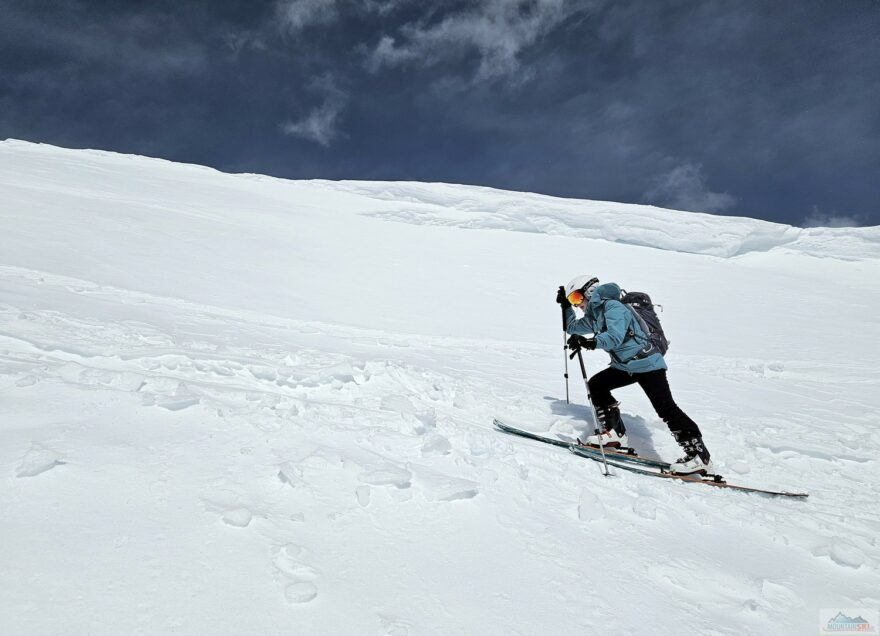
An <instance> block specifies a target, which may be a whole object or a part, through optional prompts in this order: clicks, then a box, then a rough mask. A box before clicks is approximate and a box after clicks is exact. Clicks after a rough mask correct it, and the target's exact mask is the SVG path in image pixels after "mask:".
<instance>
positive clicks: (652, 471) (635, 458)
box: [494, 418, 809, 499]
mask: <svg viewBox="0 0 880 636" xmlns="http://www.w3.org/2000/svg"><path fill="white" fill-rule="evenodd" d="M494 423H495V427H496V428H497V429H498V430H500V431H502V432H504V433H509V434H511V435H516V436H518V437H525V438H527V439H532V440H535V441H537V442H542V443H544V444H551V445H553V446H560V447H562V448H567V449H568V450H569V451H571V452H572V453H574V454H575V455H577V456H578V457H584V458H587V459H592V460H594V461H597V462H601V461H602V451H601V450H600V449H599V448H598V447H595V448H594V447H592V446H583V445H581V444H574V443H571V442H566V441H564V440H561V439H555V438H553V437H544V436H543V435H537V434H535V433H530V432H529V431H524V430H522V429H519V428H515V427H513V426H509V425H508V424H505V423H504V422H502V421H501V420H499V419H497V418H496V419H495V420H494ZM605 460H606V461H607V462H608V465H609V466H614V467H615V468H620V469H621V470H626V471H629V472H631V473H637V474H640V475H650V476H652V477H661V478H663V479H675V480H677V481H683V482H686V483H691V484H693V483H697V484H705V485H707V486H714V487H716V488H726V489H728V490H736V491H739V492H746V493H755V494H760V495H768V496H772V497H789V498H795V499H804V498H806V497H808V496H809V493H800V492H788V491H778V490H765V489H763V488H752V487H751V486H740V485H738V484H731V483H728V482H727V481H725V480H724V478H723V477H722V476H721V475H710V476H706V477H700V476H697V475H676V474H675V473H671V472H669V468H670V464H669V463H667V462H663V461H658V460H655V459H649V458H647V457H641V456H639V455H634V454H629V453H624V452H619V451H613V450H611V449H610V448H606V449H605Z"/></svg>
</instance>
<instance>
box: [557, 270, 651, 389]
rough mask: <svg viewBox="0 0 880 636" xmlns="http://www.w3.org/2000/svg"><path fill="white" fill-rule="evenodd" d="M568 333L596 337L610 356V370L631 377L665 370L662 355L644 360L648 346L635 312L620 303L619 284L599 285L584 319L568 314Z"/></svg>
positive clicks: (589, 300) (569, 309) (568, 309)
mask: <svg viewBox="0 0 880 636" xmlns="http://www.w3.org/2000/svg"><path fill="white" fill-rule="evenodd" d="M565 331H566V333H569V334H577V335H579V336H586V335H589V334H595V335H596V346H597V348H599V349H603V350H605V351H607V352H608V353H609V354H610V355H611V366H612V367H613V368H615V369H620V370H621V371H626V372H627V373H629V374H633V373H645V372H647V371H658V370H660V369H665V368H666V361H665V360H664V359H663V354H661V353H660V352H659V351H657V352H655V353H652V354H651V355H649V356H647V357H644V358H641V357H637V356H638V354H639V352H640V351H642V349H644V348H645V345H646V344H648V342H649V341H648V336H647V334H645V332H644V330H642V327H641V325H640V324H639V321H638V320H636V317H635V316H634V315H633V312H632V310H631V309H630V308H629V307H627V306H626V305H624V304H623V303H622V302H620V287H619V286H618V285H617V283H605V284H604V285H599V287H597V288H596V289H595V290H594V291H593V294H592V295H591V296H590V298H589V299H588V300H587V308H586V311H585V312H584V316H583V318H580V319H578V317H577V314H575V311H574V309H572V308H571V307H569V308H567V309H566V310H565Z"/></svg>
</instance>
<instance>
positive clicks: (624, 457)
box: [494, 418, 669, 470]
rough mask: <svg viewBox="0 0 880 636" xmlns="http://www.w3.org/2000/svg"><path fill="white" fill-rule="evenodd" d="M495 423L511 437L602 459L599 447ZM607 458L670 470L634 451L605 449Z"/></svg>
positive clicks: (664, 465)
mask: <svg viewBox="0 0 880 636" xmlns="http://www.w3.org/2000/svg"><path fill="white" fill-rule="evenodd" d="M494 422H495V427H496V428H497V429H498V430H500V431H503V432H505V433H510V434H511V435H517V436H519V437H525V438H527V439H533V440H535V441H537V442H543V443H544V444H552V445H553V446H561V447H562V448H568V449H571V448H581V449H583V450H584V451H591V452H595V453H596V454H598V456H599V458H600V459H601V457H602V451H601V450H600V449H599V447H598V446H585V445H583V444H578V443H573V442H566V441H564V440H561V439H555V438H553V437H544V436H543V435H536V434H535V433H530V432H529V431H524V430H522V429H519V428H515V427H513V426H509V425H508V424H505V423H504V422H502V421H501V420H499V419H497V418H496V419H495V420H494ZM605 456H606V457H608V458H609V459H610V458H613V459H615V460H618V461H624V462H629V463H632V464H641V465H643V466H651V467H652V468H660V469H663V470H668V469H669V463H667V462H664V461H660V460H658V459H650V458H648V457H642V456H641V455H638V454H636V452H635V451H633V450H632V449H629V451H619V450H614V449H612V448H607V447H606V448H605Z"/></svg>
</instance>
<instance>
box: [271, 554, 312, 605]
mask: <svg viewBox="0 0 880 636" xmlns="http://www.w3.org/2000/svg"><path fill="white" fill-rule="evenodd" d="M304 554H305V549H304V548H303V547H302V546H299V545H296V544H295V543H288V544H287V545H284V546H281V547H279V548H277V549H276V552H275V558H274V560H273V563H274V565H275V568H276V569H277V570H278V572H279V573H280V583H281V585H282V586H283V587H284V600H286V601H287V602H288V603H290V604H292V605H298V604H301V603H308V602H310V601H312V600H314V599H315V598H316V597H317V596H318V586H317V585H316V584H315V579H317V577H318V575H317V573H316V572H315V570H314V569H313V568H312V567H311V566H309V565H307V564H306V563H304V562H303V556H304Z"/></svg>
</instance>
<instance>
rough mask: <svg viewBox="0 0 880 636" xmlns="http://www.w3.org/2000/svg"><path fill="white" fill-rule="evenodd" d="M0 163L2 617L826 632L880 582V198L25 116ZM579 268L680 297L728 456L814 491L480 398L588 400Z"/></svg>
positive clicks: (697, 380) (700, 387) (113, 626)
mask: <svg viewBox="0 0 880 636" xmlns="http://www.w3.org/2000/svg"><path fill="white" fill-rule="evenodd" d="M0 164H2V167H3V168H4V171H3V172H2V175H3V176H2V177H0V223H2V225H3V228H4V230H5V231H4V233H3V235H2V237H0V508H2V512H3V515H2V519H3V521H2V524H0V562H2V563H3V564H4V567H3V568H2V569H0V586H2V589H4V590H6V591H7V594H6V595H5V596H4V597H3V600H2V601H0V626H3V628H4V629H3V631H4V632H5V633H28V634H54V633H62V632H63V633H71V632H75V633H95V634H118V633H139V634H159V633H170V632H176V633H187V634H200V633H214V634H241V633H266V634H274V633H290V632H291V631H293V632H297V633H300V632H302V633H315V634H336V633H368V634H372V633H376V634H433V633H444V634H474V633H486V634H494V633H504V634H511V633H519V634H538V633H558V634H575V633H609V634H623V633H647V632H650V633H661V634H667V633H677V632H679V631H680V629H681V626H682V625H685V624H687V625H688V626H689V627H690V628H691V629H692V630H695V631H696V632H697V633H706V634H743V633H748V634H763V633H769V632H774V633H791V634H803V633H813V632H814V631H815V630H817V629H818V623H817V620H818V611H819V609H820V608H826V607H837V606H839V607H877V606H880V596H878V592H877V590H880V572H878V567H880V547H878V545H877V539H876V537H877V534H878V531H880V514H878V508H877V503H876V500H877V492H876V483H877V480H878V477H880V475H878V467H877V456H878V451H880V430H878V428H877V423H876V422H877V420H876V416H875V414H876V412H877V407H878V401H880V400H878V397H880V390H878V376H877V373H876V369H875V364H874V360H875V359H877V354H878V353H880V350H878V349H880V345H878V344H877V342H876V339H874V338H872V337H870V334H871V333H872V331H873V327H874V322H875V321H874V316H875V315H876V314H875V311H874V310H875V309H876V308H877V307H878V306H880V302H878V301H880V294H878V291H880V289H878V287H880V283H878V282H877V281H878V280H880V278H878V276H877V274H878V273H880V272H878V269H880V268H878V265H877V259H876V255H875V254H873V252H871V251H870V249H869V248H868V247H865V246H871V245H873V244H874V241H875V239H874V233H873V232H874V230H873V229H867V230H840V231H837V232H843V234H836V235H835V236H836V237H837V238H838V239H840V240H839V241H835V242H833V243H832V244H831V245H830V246H823V245H824V244H823V243H822V242H821V241H819V239H821V238H822V237H825V236H826V234H825V233H823V232H822V231H821V230H816V231H815V232H808V231H797V230H795V229H794V228H785V227H784V226H774V227H765V226H768V225H771V224H761V223H760V222H757V221H752V220H749V219H734V220H729V219H724V218H722V217H708V216H707V217H698V221H696V225H691V220H692V219H694V217H692V216H690V215H687V216H682V215H680V214H677V213H674V212H669V211H660V210H656V209H655V210H653V211H651V210H648V211H646V210H645V209H644V208H643V206H625V205H622V204H601V203H596V202H564V201H561V200H558V199H551V198H549V197H537V196H536V195H519V194H515V193H499V192H497V191H490V190H486V189H480V188H467V187H463V186H444V185H442V184H353V183H338V184H334V183H326V182H306V183H294V182H284V181H280V180H276V179H268V178H264V177H259V176H256V175H242V176H235V175H222V174H220V173H216V172H214V171H210V170H207V169H203V168H198V167H192V166H178V165H175V164H171V163H168V162H159V161H154V160H146V159H143V158H136V157H124V156H119V155H112V154H110V153H97V152H74V151H64V150H60V149H53V148H47V147H42V146H32V145H29V144H22V143H21V142H6V143H2V144H0ZM517 201H519V202H520V203H517ZM517 206H519V207H517ZM602 210H605V212H602ZM646 215H647V216H646ZM401 221H403V222H401ZM571 228H575V229H577V228H581V229H582V230H583V232H584V233H585V234H584V235H583V236H581V234H578V232H574V234H572V233H570V232H569V229H571ZM588 231H589V232H588ZM624 231H626V232H627V233H628V234H627V235H626V237H623V238H621V237H622V234H619V233H622V232H624ZM614 232H617V233H618V234H613V233H614ZM563 234H564V235H563ZM663 236H666V237H667V238H663ZM658 237H660V238H658ZM609 239H610V240H609ZM624 239H625V242H616V243H615V242H612V241H624ZM664 241H672V242H664ZM728 244H730V249H729V250H727V251H725V247H724V246H726V245H728ZM640 245H641V246H640ZM644 245H656V246H659V247H661V248H664V249H653V248H649V247H645V246H644ZM852 245H858V246H861V247H859V250H861V251H859V250H851V249H850V246H852ZM743 246H746V247H743ZM748 246H751V247H750V248H748V249H746V248H747V247H748ZM841 246H843V247H841ZM826 247H827V249H826ZM670 248H671V249H676V250H679V251H675V252H671V251H668V250H669V249H670ZM802 248H803V249H802ZM749 249H751V250H759V251H749ZM871 249H873V248H871ZM719 250H720V251H719ZM823 250H824V251H823ZM839 252H844V253H839ZM729 254H739V255H738V256H736V257H735V258H726V257H723V256H726V255H729ZM820 256H821V257H820ZM587 270H590V271H595V272H596V273H597V274H599V275H600V276H601V277H603V278H605V279H609V278H610V279H615V280H618V281H619V282H621V284H624V286H629V287H630V288H633V289H645V290H648V291H650V292H651V293H652V295H653V296H654V297H655V299H657V300H658V302H662V304H663V305H664V311H663V313H662V314H661V319H662V320H663V323H664V326H665V327H666V329H667V331H668V332H669V334H670V336H671V338H672V343H673V344H672V349H671V350H670V355H669V362H670V374H669V378H670V382H671V383H672V388H673V392H674V394H675V396H676V399H677V400H678V402H679V403H680V404H681V405H682V407H683V408H684V409H685V410H686V411H687V412H688V413H689V414H690V415H691V416H692V417H694V419H695V420H696V421H697V422H698V423H699V424H700V425H701V427H702V428H703V430H704V433H705V435H706V441H707V444H708V445H709V448H710V449H711V450H712V452H713V455H714V457H713V460H714V461H715V463H716V465H717V467H718V469H719V471H720V472H722V473H723V474H725V475H726V476H727V478H728V479H729V480H730V481H732V482H741V483H744V484H752V485H755V486H759V487H761V486H763V487H770V488H783V489H785V488H787V489H793V490H806V491H809V492H810V495H811V496H810V499H809V500H807V501H785V500H771V499H766V498H762V497H757V496H749V495H743V494H741V493H734V492H725V491H715V490H710V489H709V488H705V487H702V486H699V485H687V484H677V483H669V482H666V481H661V480H653V479H651V478H648V477H643V476H639V475H632V474H627V473H622V472H620V473H618V472H615V473H614V475H613V476H612V477H603V476H602V474H601V470H600V468H599V466H598V465H597V464H595V463H593V462H590V461H589V460H585V459H581V458H578V457H574V456H572V455H570V454H569V453H567V452H565V451H564V450H563V449H555V448H549V447H546V446H545V445H540V444H537V443H532V442H529V441H527V440H520V439H516V438H511V437H509V436H504V435H502V434H501V433H498V432H496V431H494V430H493V429H492V427H491V422H492V417H494V416H497V417H500V418H501V419H504V420H506V421H509V422H510V423H511V424H514V425H518V426H522V427H524V428H528V429H529V430H533V431H535V432H538V433H546V434H551V435H556V436H558V437H561V438H564V439H573V438H574V437H576V436H578V435H582V434H583V433H584V432H586V431H587V429H588V426H589V425H588V424H587V421H588V419H589V416H588V411H587V410H586V408H585V407H584V406H583V404H584V402H585V400H584V390H583V383H582V381H581V379H580V378H579V371H578V369H577V368H576V367H575V366H574V364H573V363H572V364H570V367H569V372H570V374H571V382H570V389H571V395H572V404H566V402H565V399H564V383H563V378H562V372H563V368H562V366H563V365H562V362H563V361H562V356H561V349H562V347H561V342H560V340H561V332H560V330H559V316H558V313H559V312H558V307H556V306H555V305H554V304H553V303H552V294H554V293H555V290H554V285H555V284H557V283H558V282H563V280H565V279H567V278H568V277H570V276H573V275H575V274H577V273H582V272H585V271H587ZM587 364H588V366H589V369H590V372H595V371H597V370H598V369H599V368H601V367H602V366H604V365H605V364H606V362H605V359H604V358H603V357H602V354H590V355H588V357H587ZM618 397H619V399H621V401H622V409H623V413H624V418H625V421H626V423H627V426H628V429H629V432H630V435H631V437H632V438H633V440H634V442H635V444H636V445H637V446H638V447H639V449H640V450H642V451H643V452H644V453H645V454H648V455H654V456H658V457H663V458H665V459H673V458H674V457H675V456H676V448H675V445H674V443H673V441H672V439H671V437H670V436H669V434H668V432H667V431H666V427H665V425H664V424H663V423H662V422H660V421H658V420H657V418H656V416H655V415H654V413H653V411H652V410H651V408H650V405H649V404H648V403H647V400H646V399H645V398H644V396H643V395H642V394H641V393H640V392H639V391H638V389H635V388H630V389H622V390H620V392H619V393H618Z"/></svg>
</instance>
